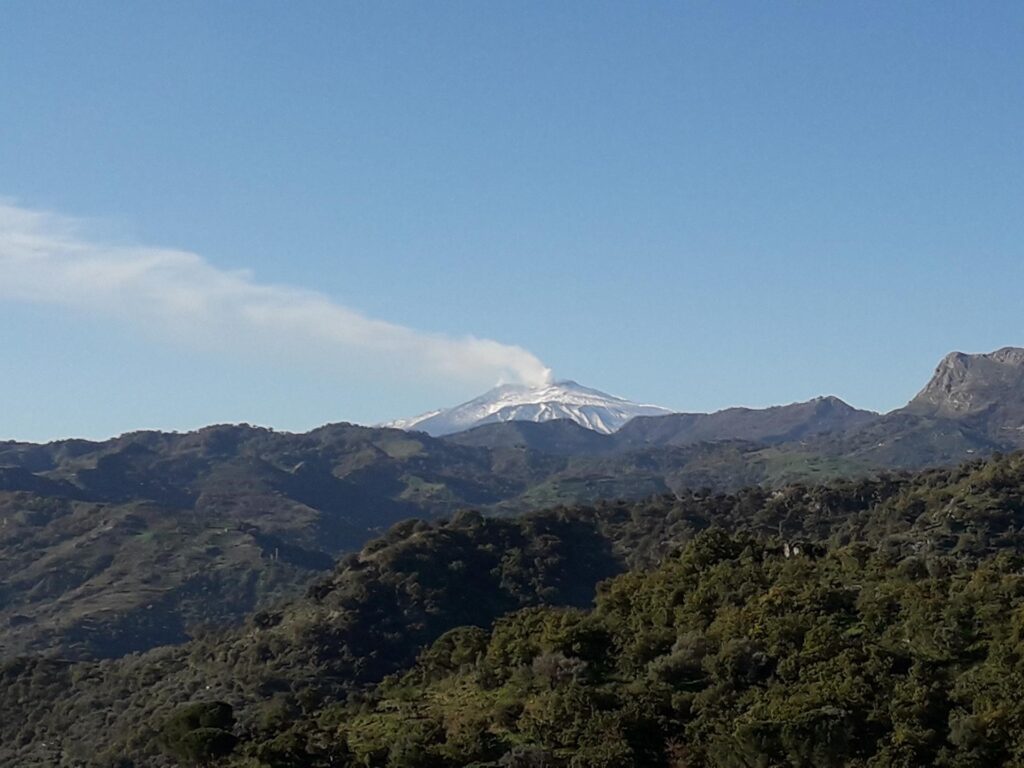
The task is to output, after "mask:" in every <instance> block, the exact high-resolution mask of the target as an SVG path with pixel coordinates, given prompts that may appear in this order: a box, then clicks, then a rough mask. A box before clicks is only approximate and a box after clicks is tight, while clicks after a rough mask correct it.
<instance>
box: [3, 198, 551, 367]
mask: <svg viewBox="0 0 1024 768" xmlns="http://www.w3.org/2000/svg"><path fill="white" fill-rule="evenodd" d="M3 299H7V300H18V301H30V302H38V303H46V304H52V305H60V306H64V307H70V308H74V309H77V310H84V311H87V312H90V313H94V314H102V315H106V316H110V317H112V318H115V319H119V320H121V321H123V322H126V323H131V324H134V325H139V326H144V327H147V328H149V329H150V330H157V331H159V332H161V333H164V334H167V335H170V336H172V337H173V338H175V339H176V340H178V341H184V342H186V343H193V344H196V345H200V346H203V347H206V348H210V347H213V348H215V349H216V348H217V347H218V346H230V347H232V348H238V347H239V346H242V347H244V348H247V349H249V350H252V351H256V352H261V353H262V352H266V353H268V354H286V355H289V356H294V355H295V354H303V353H308V354H309V355H310V356H325V355H346V354H353V353H354V354H356V355H357V356H358V357H359V358H360V359H364V360H366V359H377V360H379V361H381V362H382V364H383V367H386V368H388V369H391V370H394V369H395V368H396V367H398V368H399V369H400V370H402V371H404V372H406V373H408V374H410V375H419V376H426V377H430V378H433V379H453V380H462V381H474V382H481V381H489V382H492V383H493V382H496V381H499V380H504V381H515V382H522V383H528V384H539V383H543V382H544V381H546V380H547V379H548V377H549V375H550V374H549V371H548V369H547V368H546V367H545V366H544V364H543V363H542V362H541V361H540V360H539V359H538V358H537V357H536V356H534V355H533V354H531V353H530V352H529V351H527V350H525V349H523V348H521V347H517V346H512V345H508V344H502V343H499V342H497V341H492V340H490V339H479V338H474V337H471V336H467V337H462V338H453V337H450V336H445V335H442V334H436V333H430V332H424V331H419V330H416V329H413V328H408V327H405V326H402V325H397V324H394V323H389V322H386V321H383V320H376V319H374V318H370V317H367V316H366V315H364V314H362V313H360V312H358V311H355V310H353V309H350V308H348V307H345V306H343V305H341V304H338V303H337V302H335V301H333V300H331V299H330V298H329V297H328V296H325V295H323V294H321V293H317V292H314V291H308V290H303V289H298V288H292V287H288V286H281V285H269V284H263V283H260V282H258V281H257V280H256V279H255V278H254V277H253V276H252V275H251V274H250V273H248V272H237V271H228V270H224V269H220V268H218V267H216V266H214V265H213V264H211V263H210V262H208V261H206V260H205V259H204V258H203V257H201V256H199V255H198V254H195V253H190V252H188V251H179V250H171V249H164V248H153V247H145V246H136V245H120V244H107V243H104V242H100V241H98V240H96V239H95V238H90V237H89V236H87V235H84V234H83V227H82V225H81V222H79V221H77V220H74V219H71V218H68V217H64V216H60V215H56V214H52V213H46V212H40V211H34V210H29V209H26V208H22V207H19V206H17V205H12V204H9V203H3V202H0V300H3Z"/></svg>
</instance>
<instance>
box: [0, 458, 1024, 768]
mask: <svg viewBox="0 0 1024 768" xmlns="http://www.w3.org/2000/svg"><path fill="white" fill-rule="evenodd" d="M1022 528H1024V457H1021V456H1016V455H1015V456H1006V457H999V458H997V459H993V460H991V461H988V462H979V463H974V464H970V465H966V466H963V467H960V468H958V469H954V470H933V471H929V472H925V473H921V474H918V475H913V476H911V475H906V476H904V475H889V476H883V477H880V478H876V479H872V480H861V481H844V482H838V483H833V484H829V485H823V486H804V485H793V486H788V487H785V488H781V489H778V490H774V491H773V490H767V489H761V488H751V489H747V490H744V491H740V492H736V493H733V494H721V493H713V492H709V491H701V492H695V493H685V494H679V495H677V496H667V495H666V496H658V497H655V498H652V499H649V500H647V501H644V502H633V503H626V502H622V503H607V504H601V505H598V506H596V507H593V508H571V509H569V508H563V509H555V510H552V511H549V512H545V513H539V514H535V515H529V516H526V517H524V518H521V519H517V520H502V519H488V518H484V517H482V516H480V515H477V514H473V513H464V514H460V515H458V516H457V517H455V518H453V519H452V520H451V521H450V522H424V521H418V520H410V521H407V522H404V523H402V524H400V525H398V526H395V527H394V528H392V529H391V530H390V531H389V532H388V533H387V534H385V535H384V536H382V537H381V538H380V539H378V540H375V541H373V542H371V543H370V544H369V545H367V547H366V548H365V549H364V550H363V551H362V552H361V553H360V554H359V555H356V556H350V557H348V558H346V559H345V560H344V561H343V563H341V564H339V565H338V566H337V568H336V570H335V572H334V573H333V574H331V575H330V576H328V577H325V578H323V579H321V580H319V581H318V582H317V583H315V584H314V585H313V587H312V588H311V589H310V590H309V593H308V595H307V596H306V597H305V598H302V599H297V600H295V601H293V602H291V603H290V604H288V605H284V606H281V607H279V608H278V609H276V610H274V611H272V612H264V613H262V614H259V615H257V616H255V617H254V618H253V619H252V621H250V622H249V623H247V625H246V626H245V627H244V628H241V629H238V630H233V631H230V632H222V633H216V634H210V635H206V636H203V637H201V638H199V639H197V640H193V641H191V642H189V643H187V644H185V645H183V646H181V647H178V648H167V649H158V650H155V651H151V652H149V653H146V654H142V655H132V656H128V657H125V658H123V659H120V660H113V661H104V662H91V663H87V662H81V663H68V662H65V661H58V660H52V659H51V660H44V659H38V658H36V659H22V660H16V661H11V662H8V663H6V664H4V665H3V666H0V729H2V730H0V762H3V764H11V765H18V766H19V768H21V766H25V768H29V767H30V766H49V765H59V764H61V762H60V761H61V760H63V761H64V763H65V764H68V765H76V766H77V765H82V766H89V768H93V766H109V765H114V764H115V763H114V761H115V760H123V759H131V760H135V761H136V762H137V764H140V765H146V766H152V767H153V768H162V767H163V766H169V765H171V764H172V763H170V762H169V761H168V758H166V757H162V756H160V750H159V745H160V744H161V743H164V744H169V743H170V742H169V741H168V737H167V734H168V731H169V729H170V732H172V733H179V734H181V733H184V734H192V735H189V736H187V737H181V736H179V738H178V742H175V743H178V744H179V746H180V747H182V748H183V749H195V750H203V749H205V750H207V752H206V753H201V752H200V751H196V752H189V753H188V755H187V759H189V760H193V761H196V762H198V761H200V760H204V759H205V760H208V761H209V760H212V761H213V764H215V765H222V766H225V768H227V766H231V767H232V768H257V767H259V766H262V767H264V768H267V767H277V768H299V767H300V766H301V767H302V768H320V767H321V766H332V768H338V766H360V767H361V768H415V767H416V766H436V767H438V768H462V767H463V766H470V765H476V766H480V767H481V768H482V766H490V768H495V766H500V765H550V766H552V767H553V768H589V767H591V766H619V765H622V766H640V767H641V768H643V767H646V766H650V767H651V768H678V767H679V766H715V767H717V768H732V767H733V766H759V765H765V766H775V765H791V766H832V765H844V766H847V765H849V766H863V767H864V768H867V766H871V768H886V767H888V766H919V765H937V766H946V767H947V768H961V767H962V766H979V765H984V766H989V765H1000V764H1019V763H1021V762H1022V761H1024V698H1022V697H1021V696H1020V693H1019V692H1020V690H1021V689H1022V688H1024V664H1022V661H1021V659H1022V655H1021V651H1020V648H1021V647H1022V642H1024V561H1022V560H1021V558H1020V556H1019V554H1018V553H1019V552H1020V551H1022V550H1021V544H1022V542H1021V531H1022ZM211 700H215V701H223V702H226V703H228V704H230V705H231V706H232V707H233V711H234V714H235V715H236V716H237V718H238V723H237V724H236V725H234V726H233V727H230V728H225V727H223V725H216V724H213V725H210V724H206V723H204V722H200V721H198V720H196V719H195V718H192V719H189V717H187V716H186V715H183V714H182V713H186V714H187V713H189V712H192V711H193V710H192V709H190V708H189V707H190V706H191V705H194V704H195V703H196V702H208V701H211ZM182 707H186V708H185V709H184V710H183V709H182ZM176 723H177V724H181V723H184V724H185V725H187V726H188V727H187V728H185V727H183V726H182V727H178V726H174V725H173V724H176ZM172 726H173V727H172ZM176 728H177V730H175V729H176ZM208 728H215V729H216V730H218V731H221V732H222V733H224V734H234V735H235V736H237V738H238V740H239V741H238V743H237V745H234V749H233V750H231V752H230V754H228V755H226V756H224V757H222V758H215V756H214V755H213V754H212V752H213V751H216V750H218V749H227V747H228V741H226V740H224V738H225V737H223V736H218V738H213V736H214V734H212V733H207V732H206V730H205V729H208ZM218 739H220V740H218ZM175 754H185V753H175ZM55 755H56V756H55ZM74 761H78V762H74Z"/></svg>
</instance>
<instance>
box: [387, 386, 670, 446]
mask: <svg viewBox="0 0 1024 768" xmlns="http://www.w3.org/2000/svg"><path fill="white" fill-rule="evenodd" d="M668 413H671V411H670V410H668V409H667V408H661V407H660V406H657V405H641V404H639V403H634V402H631V401H629V400H626V399H624V398H621V397H616V396H615V395H609V394H606V393H604V392H600V391H598V390H596V389H591V388H590V387H584V386H582V385H581V384H577V383H576V382H575V381H569V380H564V381H555V382H551V383H549V384H543V385H541V386H537V387H530V386H526V385H523V384H503V385H501V386H497V387H495V388H494V389H492V390H490V391H489V392H485V393H484V394H482V395H480V397H477V398H474V399H472V400H470V401H469V402H466V403H463V404H462V405H457V406H455V407H454V408H446V409H443V410H440V411H431V412H430V413H425V414H423V415H422V416H417V417H415V418H412V419H399V420H397V421H392V422H389V423H387V424H384V425H383V426H385V427H394V428H396V429H408V430H418V431H421V432H426V433H428V434H431V435H434V436H435V437H436V436H439V435H448V434H451V433H453V432H462V431H463V430H466V429H471V428H472V427H478V426H481V425H483V424H493V423H496V422H501V421H554V420H555V419H571V420H572V421H575V422H576V423H577V424H579V425H580V426H582V427H586V428H587V429H592V430H594V431H595V432H601V433H604V434H609V433H611V432H615V431H616V430H618V429H619V428H620V427H622V425H623V424H625V423H626V422H627V421H629V420H630V419H632V418H633V417H634V416H664V415H665V414H668Z"/></svg>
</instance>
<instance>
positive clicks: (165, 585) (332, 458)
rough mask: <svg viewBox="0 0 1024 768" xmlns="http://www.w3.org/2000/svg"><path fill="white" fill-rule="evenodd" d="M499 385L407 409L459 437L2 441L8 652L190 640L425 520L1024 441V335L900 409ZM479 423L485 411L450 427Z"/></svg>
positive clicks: (929, 457)
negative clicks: (719, 404)
mask: <svg viewBox="0 0 1024 768" xmlns="http://www.w3.org/2000/svg"><path fill="white" fill-rule="evenodd" d="M478 400H479V402H477V401H474V402H475V403H476V404H475V405H472V406H471V407H468V406H469V404H467V407H460V408H461V409H458V408H457V409H453V411H451V412H446V413H445V414H441V413H438V414H435V415H434V416H431V417H429V419H432V420H433V421H430V423H425V422H424V421H421V422H413V421H410V422H406V423H405V425H406V426H415V427H417V428H419V427H423V428H429V429H432V430H434V431H437V432H445V433H447V434H445V435H444V436H443V437H441V438H435V437H431V436H430V435H428V434H425V433H424V432H422V431H401V430H398V429H393V428H381V427H378V428H373V427H361V426H356V425H350V424H334V425H328V426H325V427H322V428H320V429H317V430H314V431H312V432H309V433H307V434H289V433H282V432H275V431H273V430H268V429H260V428H255V427H249V426H246V425H241V426H231V425H222V426H214V427H208V428H206V429H202V430H199V431H197V432H192V433H188V434H168V433H160V432H138V433H132V434H127V435H123V436H121V437H119V438H115V439H112V440H107V441H103V442H90V441H84V440H64V441H58V442H54V443H49V444H46V445H38V444H30V443H14V442H9V443H0V658H2V657H4V656H10V655H13V654H17V653H22V652H25V651H34V650H57V651H59V652H61V653H63V654H67V655H70V656H96V655H101V656H103V655H107V656H116V655H121V654H124V653H127V652H130V651H134V650H143V649H145V648H149V647H152V646H154V645H159V644H162V643H167V642H178V641H180V640H182V639H184V638H185V637H187V636H188V635H189V633H190V632H191V628H192V627H195V626H200V625H221V624H225V623H231V622H233V621H235V620H237V619H238V618H239V617H241V616H242V615H244V614H246V613H247V612H249V611H251V610H252V609H253V608H254V607H257V606H261V605H265V604H267V603H268V601H272V600H274V599H277V598H279V597H281V596H284V595H289V594H294V592H295V591H296V590H298V589H301V587H302V585H303V584H304V583H306V582H307V581H308V579H309V578H310V576H311V575H312V574H314V573H316V572H319V571H321V570H323V569H325V568H328V567H330V565H331V563H332V562H333V561H334V559H335V558H336V557H337V556H339V555H340V554H342V553H344V552H347V551H352V550H353V549H356V548H358V547H359V546H361V545H362V544H363V543H365V542H366V540H367V539H369V538H371V537H372V536H374V535H377V534H378V533H379V532H381V531H382V530H384V529H386V528H388V527H389V526H391V525H392V524H394V523H395V522H396V521H399V520H402V519H406V518H413V517H419V518H427V519H435V518H438V517H442V516H446V515H451V514H453V513H454V512H456V511H457V510H460V509H464V508H474V509H479V510H481V511H484V512H487V513H490V514H512V513H518V512H522V511H526V510H531V509H540V508H545V507H553V506H556V505H567V504H576V503H592V502H596V501H598V500H601V499H638V498H644V497H650V496H652V495H662V494H668V495H675V494H680V493H683V492H684V490H685V489H688V488H689V489H694V488H702V487H707V488H709V489H714V490H720V491H731V490H735V489H737V488H739V487H741V486H745V485H753V484H763V485H770V486H776V485H779V484H782V483H788V482H803V481H817V480H822V479H828V478H835V477H852V476H863V475H871V474H876V473H879V472H884V471H890V470H898V469H913V468H919V467H929V466H938V465H946V464H954V463H959V462H962V461H963V460H965V459H969V458H971V457H974V456H983V455H986V454H991V453H993V452H996V451H1012V450H1015V449H1019V448H1024V349H1016V348H1006V349H1001V350H999V351H997V352H994V353H991V354H988V355H963V354H954V355H950V356H948V357H946V358H945V359H944V360H943V361H942V362H941V363H940V364H939V366H938V368H937V369H936V372H935V375H934V376H933V377H932V380H931V381H930V382H929V383H928V384H927V386H925V388H924V389H923V390H922V391H921V392H920V393H919V394H918V395H917V396H916V397H915V398H914V399H913V400H912V401H911V402H910V403H908V405H907V406H905V407H904V408H901V409H898V410H896V411H893V412H891V413H888V414H884V415H882V414H876V413H871V412H868V411H861V410H857V409H855V408H852V407H851V406H849V405H847V404H846V403H843V402H842V401H841V400H838V399H836V398H832V397H825V398H818V399H815V400H811V401H808V402H805V403H796V404H792V405H786V406H779V407H775V408H766V409H747V408H731V409H727V410H724V411H720V412H718V413H713V414H685V413H683V414H666V413H663V409H657V408H656V407H654V406H637V405H635V404H630V403H629V402H628V401H625V400H622V399H621V398H612V397H609V396H607V395H603V394H602V393H600V392H596V391H595V390H590V389H587V388H585V387H581V386H579V385H578V384H573V383H571V382H563V383H561V384H557V385H552V386H551V387H550V388H547V389H546V390H545V392H544V393H543V394H542V393H540V392H529V391H525V392H524V391H522V389H521V388H520V389H515V388H513V389H503V390H501V391H498V392H495V393H489V394H488V395H487V396H485V397H483V398H480V399H478ZM638 409H639V410H638ZM643 409H653V411H654V412H653V413H645V412H644V411H643ZM562 415H564V416H565V418H560V416H562ZM429 419H428V421H429ZM522 419H527V420H522ZM481 420H482V421H483V423H480V422H481ZM463 423H466V424H471V425H475V426H472V427H471V428H470V429H467V430H462V431H457V432H451V431H450V430H451V429H452V428H454V427H455V426H458V425H460V424H463Z"/></svg>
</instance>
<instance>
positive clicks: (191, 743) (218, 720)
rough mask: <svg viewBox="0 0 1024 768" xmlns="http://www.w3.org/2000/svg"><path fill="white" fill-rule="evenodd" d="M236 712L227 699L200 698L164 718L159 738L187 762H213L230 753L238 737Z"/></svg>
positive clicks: (176, 755)
mask: <svg viewBox="0 0 1024 768" xmlns="http://www.w3.org/2000/svg"><path fill="white" fill-rule="evenodd" d="M234 725H235V715H234V711H233V710H232V708H231V705H230V704H225V703H224V702H223V701H215V702H197V703H195V704H190V705H188V706H186V707H182V708H181V709H179V710H178V711H177V712H175V713H174V714H173V715H172V716H171V717H169V718H168V719H167V721H166V722H164V724H163V726H162V727H161V728H160V735H159V736H158V741H159V742H160V746H161V747H163V748H164V749H165V750H166V751H167V752H168V753H169V754H171V755H173V756H174V757H175V758H177V759H178V760H180V761H181V762H183V763H185V764H186V765H197V766H205V765H210V764H211V763H212V762H213V761H215V760H216V759H218V758H222V757H226V756H227V755H230V754H231V752H232V751H233V750H234V748H235V745H236V744H237V743H238V739H237V738H236V737H235V735H234V734H233V733H232V732H231V730H232V728H234Z"/></svg>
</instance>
